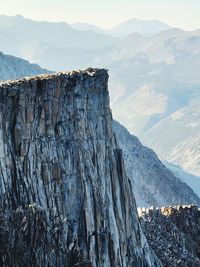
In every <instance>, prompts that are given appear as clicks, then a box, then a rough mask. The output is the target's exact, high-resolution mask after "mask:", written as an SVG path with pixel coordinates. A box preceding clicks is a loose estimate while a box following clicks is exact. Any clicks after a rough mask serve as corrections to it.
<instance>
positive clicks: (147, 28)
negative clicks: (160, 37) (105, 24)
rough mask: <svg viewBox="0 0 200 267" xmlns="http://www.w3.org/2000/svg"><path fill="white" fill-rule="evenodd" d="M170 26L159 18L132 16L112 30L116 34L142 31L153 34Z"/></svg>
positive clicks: (123, 34) (121, 34)
mask: <svg viewBox="0 0 200 267" xmlns="http://www.w3.org/2000/svg"><path fill="white" fill-rule="evenodd" d="M170 28H171V26H169V25H168V24H166V23H164V22H161V21H158V20H142V19H137V18H132V19H128V20H126V21H124V22H122V23H120V24H118V25H117V26H115V27H114V28H112V29H111V30H110V32H111V33H112V34H113V35H115V36H125V35H128V34H131V33H134V32H138V33H141V34H143V35H145V36H151V35H154V34H156V33H159V32H161V31H164V30H168V29H170Z"/></svg>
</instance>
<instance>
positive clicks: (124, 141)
mask: <svg viewBox="0 0 200 267" xmlns="http://www.w3.org/2000/svg"><path fill="white" fill-rule="evenodd" d="M113 128H114V132H115V134H116V137H117V140H118V142H119V145H120V147H121V148H122V150H123V158H124V163H125V169H126V173H127V175H128V177H129V179H130V181H131V183H132V187H133V191H134V194H135V198H136V202H137V205H138V206H140V207H149V206H156V207H162V206H169V205H181V204H191V203H195V204H197V205H198V206H200V199H199V197H198V196H197V195H196V194H195V193H194V192H193V190H192V189H191V188H190V187H189V186H188V185H187V184H185V183H184V182H182V181H181V180H180V179H179V178H177V177H176V176H175V175H174V174H173V173H172V172H171V171H170V170H169V169H168V168H166V167H165V165H164V164H163V163H162V162H161V161H160V160H159V158H158V157H157V155H156V153H155V152H154V151H153V150H151V149H149V148H148V147H145V146H143V145H142V144H141V143H140V141H139V139H138V138H137V137H136V136H133V135H131V134H130V133H129V132H128V131H127V129H126V128H124V127H123V126H122V125H120V124H119V123H118V122H116V121H115V122H114V123H113Z"/></svg>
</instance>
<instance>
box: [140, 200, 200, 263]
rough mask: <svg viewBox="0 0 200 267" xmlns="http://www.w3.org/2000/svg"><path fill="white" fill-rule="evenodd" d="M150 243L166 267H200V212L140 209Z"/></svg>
mask: <svg viewBox="0 0 200 267" xmlns="http://www.w3.org/2000/svg"><path fill="white" fill-rule="evenodd" d="M140 216H141V217H140V218H141V223H142V228H143V230H144V233H145V235H146V237H147V240H148V242H149V244H150V246H151V247H152V249H154V251H155V253H156V254H157V255H158V256H159V258H160V260H161V261H162V263H163V266H165V267H177V266H180V267H199V266H200V209H199V208H198V207H197V206H194V205H192V206H175V207H163V208H161V209H146V210H144V209H143V210H141V209H140Z"/></svg>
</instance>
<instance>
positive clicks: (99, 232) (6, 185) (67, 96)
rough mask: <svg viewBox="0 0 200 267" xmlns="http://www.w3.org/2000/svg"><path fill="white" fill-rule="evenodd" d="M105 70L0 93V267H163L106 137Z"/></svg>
mask: <svg viewBox="0 0 200 267" xmlns="http://www.w3.org/2000/svg"><path fill="white" fill-rule="evenodd" d="M107 82H108V74H107V71H105V70H103V69H102V70H100V69H88V70H85V71H78V72H70V73H58V74H51V75H43V76H37V77H34V78H29V79H23V80H18V81H12V82H7V83H3V84H1V85H0V201H1V202H0V266H15V267H22V266H44V267H46V266H48V267H53V266H66V267H68V266H70V267H71V266H88V267H89V266H94V267H97V266H99V267H100V266H105V267H109V266H113V267H114V266H115V267H118V266H119V267H121V266H123V267H124V266H125V267H126V266H127V267H130V266H138V267H140V266H141V267H147V266H162V265H161V263H160V261H159V260H158V259H157V257H156V256H155V255H154V254H153V252H151V250H150V248H149V246H148V244H147V242H146V239H145V237H144V235H143V233H142V230H141V227H140V224H139V219H138V216H137V211H136V205H135V200H134V195H133V192H132V188H131V185H130V182H129V180H128V179H127V177H126V175H125V171H124V163H123V159H122V151H121V150H120V149H119V147H118V145H117V142H116V140H115V137H114V134H113V130H112V115H111V112H110V107H109V95H108V89H107Z"/></svg>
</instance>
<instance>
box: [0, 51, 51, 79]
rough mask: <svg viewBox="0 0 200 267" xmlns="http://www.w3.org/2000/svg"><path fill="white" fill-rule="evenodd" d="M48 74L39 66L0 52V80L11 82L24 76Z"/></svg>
mask: <svg viewBox="0 0 200 267" xmlns="http://www.w3.org/2000/svg"><path fill="white" fill-rule="evenodd" d="M41 73H49V71H48V70H46V69H42V68H41V67H40V66H39V65H36V64H30V63H29V62H28V61H26V60H23V59H21V58H17V57H14V56H10V55H5V54H3V53H2V52H0V80H11V79H17V78H22V77H25V76H30V75H31V76H33V75H37V74H41Z"/></svg>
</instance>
